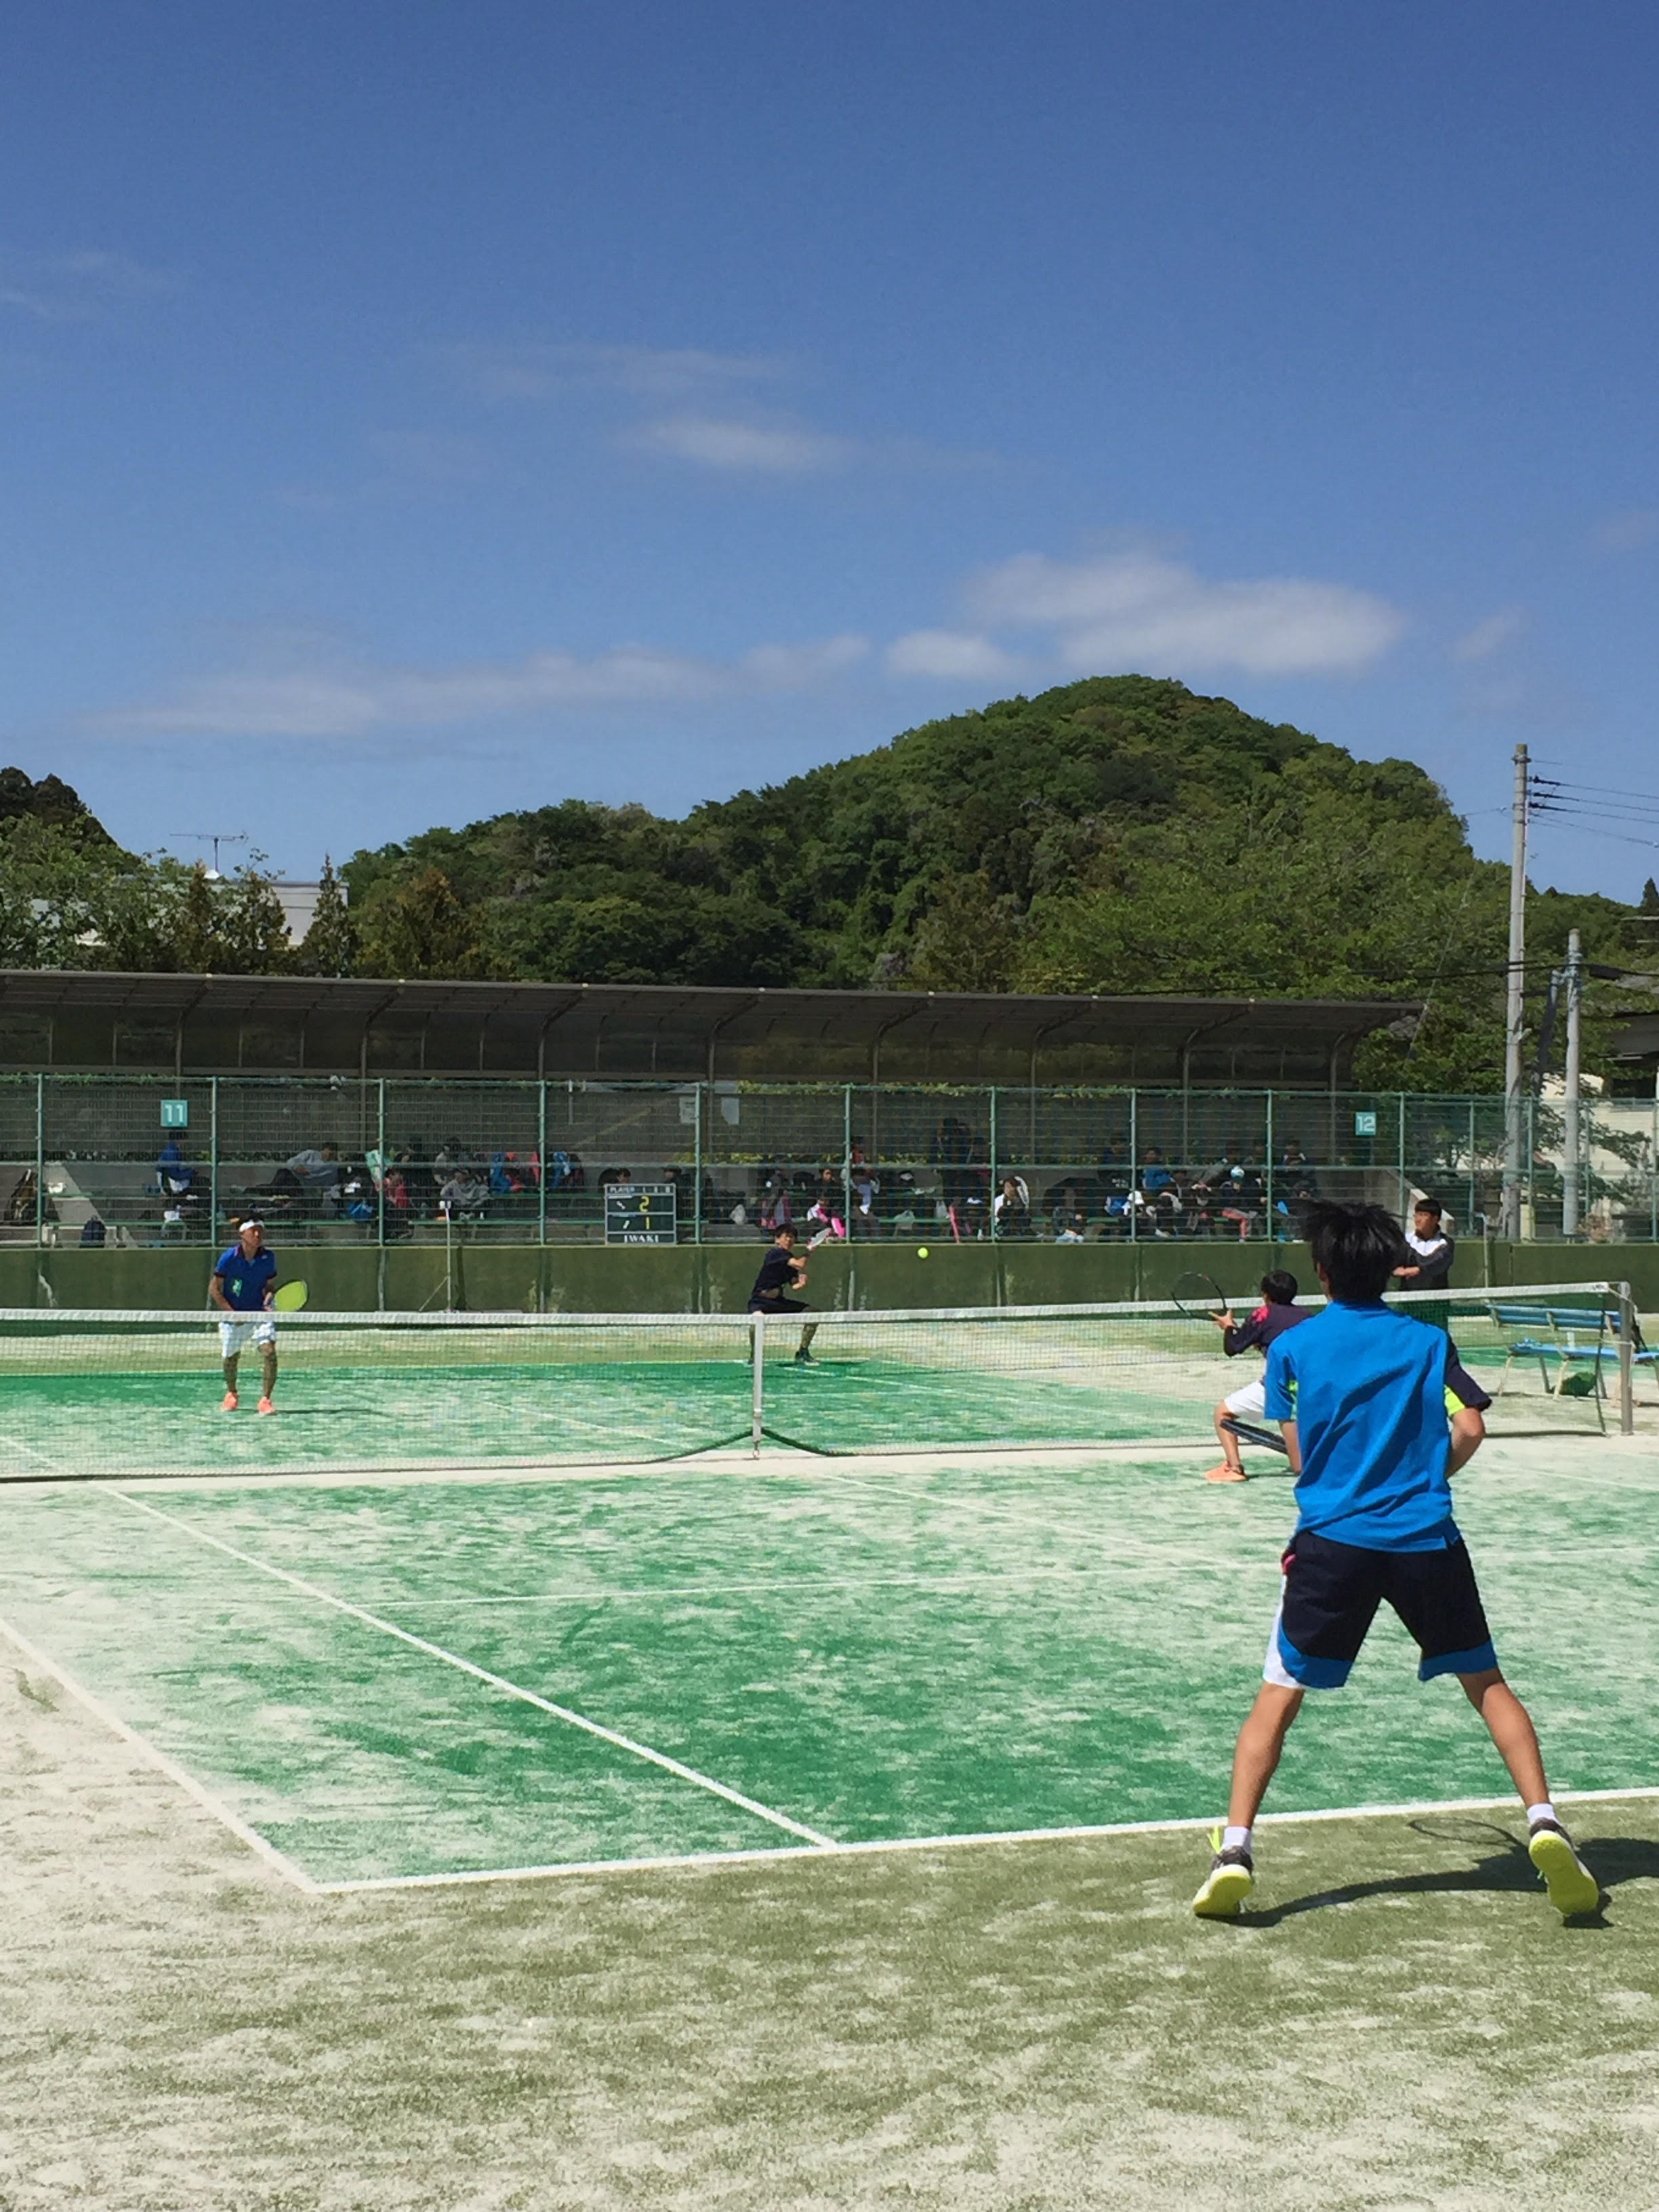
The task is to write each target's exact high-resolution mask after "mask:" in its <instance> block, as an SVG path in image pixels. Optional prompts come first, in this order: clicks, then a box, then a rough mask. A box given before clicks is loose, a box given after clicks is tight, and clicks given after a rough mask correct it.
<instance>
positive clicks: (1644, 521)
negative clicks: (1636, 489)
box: [1590, 507, 1659, 553]
mask: <svg viewBox="0 0 1659 2212" xmlns="http://www.w3.org/2000/svg"><path fill="white" fill-rule="evenodd" d="M1656 537H1659V507H1631V508H1629V509H1628V510H1627V511H1626V513H1623V514H1607V515H1603V516H1602V518H1601V521H1600V522H1598V523H1597V524H1596V526H1595V528H1594V530H1592V531H1591V532H1590V543H1591V544H1592V545H1594V546H1595V548H1596V549H1597V550H1598V551H1600V552H1602V553H1635V552H1638V551H1639V550H1640V549H1641V548H1642V547H1643V546H1644V545H1650V544H1652V542H1653V540H1654V538H1656Z"/></svg>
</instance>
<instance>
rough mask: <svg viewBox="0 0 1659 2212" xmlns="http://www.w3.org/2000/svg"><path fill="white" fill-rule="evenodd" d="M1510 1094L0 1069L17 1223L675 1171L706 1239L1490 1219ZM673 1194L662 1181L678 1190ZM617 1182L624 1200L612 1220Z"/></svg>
mask: <svg viewBox="0 0 1659 2212" xmlns="http://www.w3.org/2000/svg"><path fill="white" fill-rule="evenodd" d="M1581 1127H1582V1152H1583V1173H1582V1182H1581V1188H1582V1190H1583V1228H1582V1231H1581V1234H1582V1235H1583V1237H1586V1238H1589V1239H1591V1240H1596V1241H1599V1240H1602V1239H1607V1240H1618V1239H1640V1240H1644V1241H1648V1240H1654V1239H1656V1238H1659V1173H1656V1166H1655V1152H1656V1135H1659V1108H1656V1106H1655V1105H1654V1104H1652V1103H1649V1102H1646V1101H1638V1100H1607V1099H1593V1100H1587V1101H1586V1102H1585V1103H1584V1107H1583V1113H1582V1115H1581ZM1562 1138H1563V1117H1562V1113H1561V1109H1560V1107H1559V1103H1552V1102H1550V1101H1548V1100H1538V1099H1532V1100H1528V1102H1527V1103H1526V1130H1525V1139H1526V1141H1525V1170H1524V1174H1525V1182H1524V1187H1523V1192H1522V1223H1523V1231H1524V1233H1525V1234H1526V1235H1528V1237H1540V1238H1545V1239H1548V1238H1552V1237H1559V1235H1560V1227H1561V1146H1562ZM1503 1159H1504V1102H1503V1100H1502V1099H1501V1098H1498V1097H1478V1098H1451V1097H1422V1096H1418V1095H1415V1094H1411V1093H1401V1092H1395V1091H1389V1092H1378V1093H1365V1092H1356V1091H1343V1092H1327V1091H1150V1090H1140V1091H1133V1090H1086V1089H1079V1088H1066V1089H1031V1088H1020V1087H1016V1086H1012V1085H1002V1086H969V1085H957V1086H950V1085H892V1086H886V1085H879V1086H878V1085H793V1086H791V1085H748V1084H738V1083H713V1084H708V1083H680V1084H651V1083H641V1082H617V1083H603V1082H581V1081H564V1082H550V1083H546V1084H539V1083H536V1082H524V1083H514V1082H511V1081H502V1080H498V1079H497V1080H490V1079H479V1080H476V1081H466V1080H455V1079H449V1080H440V1079H425V1078H419V1077H406V1078H405V1077H386V1078H381V1079H369V1080H368V1081H360V1080H357V1079H351V1078H347V1077H343V1076H331V1077H303V1076H294V1077H281V1076H258V1077H241V1076H220V1077H217V1078H206V1077H203V1078H197V1079H168V1078H153V1079H152V1078H146V1077H142V1076H98V1075H87V1076H62V1075H49V1076H16V1077H0V1241H3V1240H9V1241H13V1242H21V1243H60V1244H61V1243H89V1244H95V1243H106V1242H115V1243H123V1244H138V1245H144V1244H167V1243H201V1244H205V1243H212V1242H214V1241H215V1240H216V1239H217V1238H219V1237H222V1236H223V1235H224V1234H225V1232H226V1229H227V1225H228V1223H229V1222H230V1221H232V1220H233V1219H234V1218H240V1216H242V1215H244V1214H246V1213H249V1212H258V1213H260V1214H261V1215H263V1216H264V1218H266V1219H267V1220H268V1221H272V1222H276V1223H280V1224H281V1225H282V1227H283V1231H284V1232H285V1233H286V1234H287V1235H288V1236H289V1237H290V1238H292V1237H295V1236H296V1235H297V1236H298V1237H300V1238H301V1240H315V1241H325V1242H327V1241H345V1242H363V1243H373V1244H386V1243H397V1242H398V1241H399V1240H401V1239H412V1240H415V1241H422V1240H438V1239H444V1238H453V1237H465V1238H466V1239H469V1240H471V1241H483V1242H502V1243H512V1242H525V1243H536V1242H550V1241H551V1242H558V1241H561V1240H565V1239H574V1240H591V1241H599V1240H601V1239H602V1238H603V1237H605V1234H606V1219H605V1194H606V1189H607V1187H608V1186H611V1185H613V1184H634V1183H649V1184H652V1185H654V1186H660V1185H662V1184H667V1185H668V1186H670V1187H671V1190H672V1192H673V1194H674V1197H675V1211H676V1216H677V1227H676V1233H677V1234H678V1237H679V1238H680V1239H681V1241H683V1242H687V1243H705V1242H719V1241H721V1240H725V1239H744V1240H748V1239H751V1238H752V1237H754V1236H755V1234H756V1232H757V1230H758V1229H763V1228H766V1227H769V1226H771V1225H775V1223H776V1222H778V1221H780V1220H782V1219H788V1220H790V1221H792V1222H793V1225H795V1226H796V1227H797V1229H804V1230H805V1231H806V1232H807V1233H808V1234H817V1233H820V1232H827V1233H828V1234H829V1236H831V1237H842V1236H847V1237H854V1238H857V1237H908V1236H910V1235H912V1234H914V1233H917V1232H920V1233H921V1234H924V1235H932V1236H935V1237H940V1238H942V1239H971V1238H977V1237H991V1236H995V1237H1027V1238H1031V1237H1035V1238H1041V1239H1044V1240H1058V1241H1060V1242H1067V1243H1069V1242H1075V1241H1090V1242H1093V1241H1097V1240H1099V1239H1111V1238H1121V1239H1127V1240H1130V1241H1138V1240H1140V1239H1144V1238H1158V1239H1203V1238H1216V1237H1222V1238H1228V1237H1231V1238H1243V1237H1273V1236H1284V1237H1291V1236H1292V1235H1294V1233H1295V1227H1296V1219H1297V1212H1298V1210H1299V1208H1300V1207H1301V1206H1302V1205H1303V1204H1304V1202H1305V1201H1306V1200H1308V1199H1310V1198H1312V1197H1316V1196H1326V1197H1360V1196H1364V1197H1366V1198H1370V1199H1375V1200H1378V1201H1380V1202H1382V1203H1383V1204H1384V1205H1387V1206H1389V1207H1390V1208H1392V1209H1393V1210H1394V1211H1395V1212H1400V1213H1402V1214H1403V1213H1404V1212H1405V1211H1406V1210H1407V1207H1408V1206H1409V1204H1410V1201H1411V1199H1412V1197H1413V1194H1415V1193H1418V1192H1429V1193H1432V1194H1433V1195H1435V1196H1436V1197H1437V1198H1438V1199H1439V1200H1441V1202H1442V1203H1443V1206H1445V1208H1446V1209H1447V1212H1448V1213H1449V1216H1450V1218H1451V1219H1452V1221H1453V1223H1454V1224H1455V1226H1456V1228H1457V1229H1458V1231H1459V1232H1460V1233H1468V1232H1469V1231H1480V1229H1482V1228H1483V1227H1484V1226H1485V1225H1486V1222H1487V1221H1488V1220H1491V1221H1492V1223H1493V1224H1494V1225H1495V1223H1496V1220H1497V1217H1498V1198H1499V1187H1500V1183H1501V1180H1502V1173H1503ZM655 1203H656V1204H657V1205H658V1206H659V1207H660V1205H661V1201H660V1200H657V1201H655ZM615 1217H616V1209H614V1208H613V1228H614V1225H615Z"/></svg>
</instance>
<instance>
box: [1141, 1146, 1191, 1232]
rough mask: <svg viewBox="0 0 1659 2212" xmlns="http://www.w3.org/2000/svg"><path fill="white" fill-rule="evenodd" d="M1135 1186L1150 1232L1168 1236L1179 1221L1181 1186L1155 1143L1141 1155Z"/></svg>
mask: <svg viewBox="0 0 1659 2212" xmlns="http://www.w3.org/2000/svg"><path fill="white" fill-rule="evenodd" d="M1137 1188H1138V1189H1139V1195H1140V1206H1141V1212H1142V1213H1143V1215H1144V1216H1145V1217H1146V1219H1147V1222H1148V1225H1149V1226H1150V1227H1151V1229H1152V1234H1153V1235H1154V1236H1155V1237H1167V1236H1169V1235H1170V1231H1172V1230H1174V1229H1176V1228H1177V1227H1178V1226H1179V1225H1180V1220H1181V1189H1180V1186H1179V1185H1178V1184H1177V1182H1176V1179H1175V1176H1174V1173H1173V1172H1172V1170H1170V1169H1169V1168H1168V1167H1166V1166H1165V1165H1164V1155H1163V1154H1162V1152H1159V1151H1158V1146H1156V1145H1148V1146H1147V1147H1146V1151H1145V1152H1143V1153H1142V1154H1141V1156H1140V1174H1139V1178H1138V1183H1137Z"/></svg>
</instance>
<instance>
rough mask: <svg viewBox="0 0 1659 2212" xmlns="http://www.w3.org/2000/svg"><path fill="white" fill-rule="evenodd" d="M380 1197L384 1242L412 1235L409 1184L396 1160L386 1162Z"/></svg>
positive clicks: (413, 1229)
mask: <svg viewBox="0 0 1659 2212" xmlns="http://www.w3.org/2000/svg"><path fill="white" fill-rule="evenodd" d="M380 1198H381V1202H382V1204H383V1205H384V1206H385V1209H386V1242H387V1243H392V1241H393V1239H394V1238H397V1237H412V1236H413V1235H414V1233H415V1225H414V1223H413V1222H412V1221H411V1220H410V1199H409V1184H408V1182H407V1181H406V1180H405V1177H404V1170H403V1169H402V1167H401V1166H400V1165H399V1164H398V1162H397V1161H396V1160H389V1161H388V1162H387V1163H386V1172H385V1174H384V1175H383V1176H381V1178H380Z"/></svg>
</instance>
